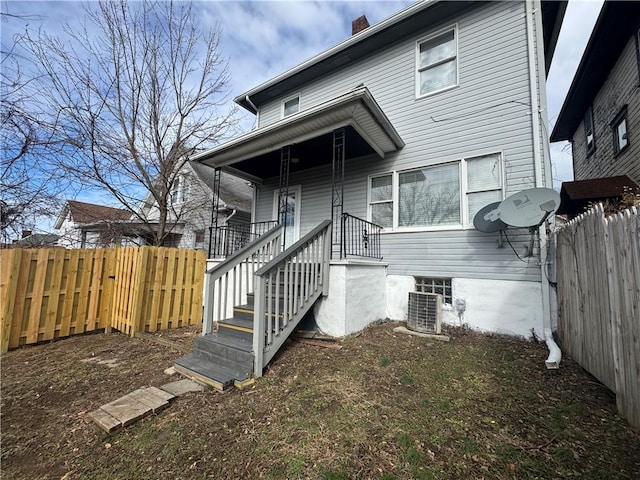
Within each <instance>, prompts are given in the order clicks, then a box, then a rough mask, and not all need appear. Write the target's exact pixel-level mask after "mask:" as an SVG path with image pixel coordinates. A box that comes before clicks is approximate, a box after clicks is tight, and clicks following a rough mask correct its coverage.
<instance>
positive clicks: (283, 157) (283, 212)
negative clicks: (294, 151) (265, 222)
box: [278, 145, 291, 250]
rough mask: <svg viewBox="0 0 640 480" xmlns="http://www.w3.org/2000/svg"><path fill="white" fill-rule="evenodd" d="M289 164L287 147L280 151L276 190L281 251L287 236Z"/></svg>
mask: <svg viewBox="0 0 640 480" xmlns="http://www.w3.org/2000/svg"><path fill="white" fill-rule="evenodd" d="M290 163H291V148H290V147H289V146H288V145H287V146H286V147H282V149H281V150H280V189H279V190H278V223H279V224H280V225H283V226H284V229H283V230H282V250H284V246H285V245H286V236H287V213H288V210H289V209H288V208H287V200H288V196H289V165H290Z"/></svg>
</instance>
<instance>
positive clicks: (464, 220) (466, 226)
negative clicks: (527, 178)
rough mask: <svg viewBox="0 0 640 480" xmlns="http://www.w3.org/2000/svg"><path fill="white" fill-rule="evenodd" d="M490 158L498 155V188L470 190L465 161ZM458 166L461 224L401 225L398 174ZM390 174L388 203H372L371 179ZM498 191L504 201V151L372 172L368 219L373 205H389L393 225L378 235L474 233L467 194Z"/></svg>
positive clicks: (368, 189)
mask: <svg viewBox="0 0 640 480" xmlns="http://www.w3.org/2000/svg"><path fill="white" fill-rule="evenodd" d="M491 155H497V156H498V157H499V158H498V162H499V167H500V188H487V189H480V190H473V191H469V185H468V179H467V162H468V161H472V160H474V159H476V158H481V157H487V156H491ZM456 163H457V164H458V175H459V177H458V188H459V192H460V198H459V200H460V223H458V224H455V225H434V226H400V225H399V224H398V222H399V195H400V189H399V186H400V182H399V178H400V174H401V173H407V172H413V171H417V170H424V169H428V168H435V167H441V166H444V165H453V164H456ZM389 175H391V188H392V191H391V200H385V201H377V202H372V201H371V180H372V179H374V178H379V177H385V176H389ZM497 191H499V192H500V197H501V200H504V198H505V195H506V162H505V154H504V151H503V150H491V151H489V152H483V153H475V154H473V155H467V156H464V157H461V158H457V159H454V160H445V161H442V162H438V163H431V164H427V165H419V166H415V167H411V168H405V169H402V170H391V171H387V172H380V173H373V174H369V175H368V176H367V220H368V221H370V222H373V218H372V215H373V212H372V208H371V206H372V205H373V204H381V203H388V202H392V212H393V213H392V216H393V219H392V223H393V226H392V227H391V228H383V229H382V230H381V233H383V234H390V233H410V232H433V231H444V230H452V231H457V230H473V229H474V227H473V218H470V217H469V202H468V194H469V193H482V192H497Z"/></svg>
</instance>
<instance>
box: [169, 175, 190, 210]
mask: <svg viewBox="0 0 640 480" xmlns="http://www.w3.org/2000/svg"><path fill="white" fill-rule="evenodd" d="M190 195H191V182H190V181H189V176H188V175H178V176H177V177H176V178H175V180H174V181H173V185H172V186H171V202H172V203H173V204H174V205H177V204H179V203H185V202H188V201H189V197H190Z"/></svg>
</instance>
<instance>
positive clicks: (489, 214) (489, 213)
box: [473, 202, 507, 233]
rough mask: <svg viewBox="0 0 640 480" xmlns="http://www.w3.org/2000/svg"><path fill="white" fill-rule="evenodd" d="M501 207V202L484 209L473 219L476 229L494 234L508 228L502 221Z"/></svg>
mask: <svg viewBox="0 0 640 480" xmlns="http://www.w3.org/2000/svg"><path fill="white" fill-rule="evenodd" d="M499 206H500V202H494V203H490V204H489V205H486V206H484V207H482V208H481V209H480V210H479V211H478V213H476V214H475V216H474V217H473V226H474V227H475V229H476V230H478V231H480V232H484V233H493V232H500V231H502V230H504V229H505V228H507V224H506V223H504V222H503V221H502V220H500V211H499V210H498V207H499Z"/></svg>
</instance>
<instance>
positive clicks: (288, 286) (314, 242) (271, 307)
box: [253, 220, 332, 377]
mask: <svg viewBox="0 0 640 480" xmlns="http://www.w3.org/2000/svg"><path fill="white" fill-rule="evenodd" d="M331 228H332V221H331V220H325V221H323V222H322V223H320V224H319V225H318V226H316V227H315V228H314V229H313V230H311V231H310V232H309V233H307V234H306V235H305V236H304V237H303V238H301V239H300V240H298V241H297V242H295V243H294V244H293V245H291V246H290V247H289V248H287V249H286V250H285V251H284V252H281V253H280V254H279V255H277V256H276V257H275V258H273V259H272V260H271V261H270V262H269V263H267V264H266V265H264V266H262V268H260V269H258V270H256V271H255V273H254V277H255V280H254V288H255V291H254V314H253V352H254V375H255V376H256V377H260V376H262V369H263V367H264V365H265V364H266V363H267V362H268V361H269V359H270V358H271V357H272V356H273V355H274V354H275V352H276V351H277V348H279V346H280V345H281V344H282V343H283V342H284V340H285V339H286V337H287V336H288V334H289V333H290V331H291V330H293V328H295V326H296V325H297V323H298V322H299V321H300V319H301V317H302V315H304V313H305V312H306V311H307V310H308V308H310V307H311V305H312V304H313V302H315V300H316V299H317V298H318V297H319V295H320V294H322V295H324V296H326V295H328V293H329V264H330V260H331ZM294 260H295V261H294ZM280 273H282V274H283V275H284V281H285V285H284V286H283V287H282V290H283V305H282V313H280V295H279V294H280V284H279V281H280V278H279V275H280ZM299 277H304V282H302V283H298V282H296V283H294V280H299ZM268 280H269V281H268ZM274 294H275V298H276V301H275V302H274V301H273V295H274ZM300 307H305V308H300ZM281 320H282V325H281ZM281 333H282V334H281ZM274 336H275V337H279V338H278V339H277V342H276V341H274V339H273V337H274ZM266 346H272V347H273V349H272V351H271V352H270V355H269V358H265V347H266Z"/></svg>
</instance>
